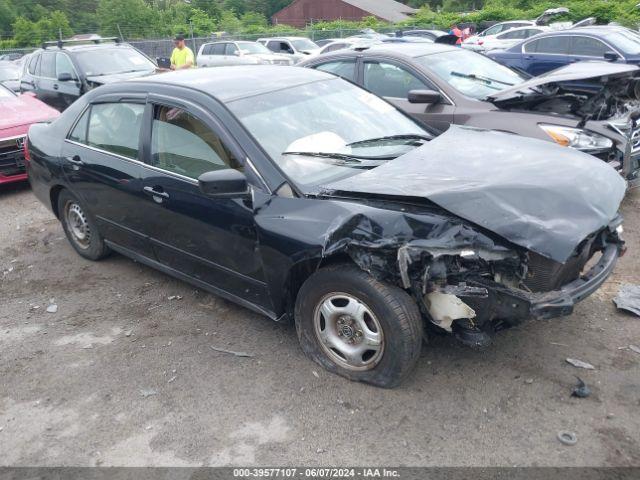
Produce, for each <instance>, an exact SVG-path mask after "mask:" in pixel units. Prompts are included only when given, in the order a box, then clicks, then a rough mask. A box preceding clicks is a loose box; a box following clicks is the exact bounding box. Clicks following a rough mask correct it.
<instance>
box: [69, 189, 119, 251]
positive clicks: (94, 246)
mask: <svg viewBox="0 0 640 480" xmlns="http://www.w3.org/2000/svg"><path fill="white" fill-rule="evenodd" d="M58 213H59V216H60V222H61V223H62V228H63V229H64V233H65V234H66V235H67V239H68V240H69V243H71V246H72V247H73V248H74V249H75V250H76V252H78V253H79V254H80V255H82V256H83V257H84V258H88V259H89V260H100V259H101V258H104V257H105V256H107V255H108V254H109V253H110V250H109V247H107V246H106V245H105V243H104V239H103V238H102V236H101V235H100V232H99V231H98V226H97V225H96V222H95V220H94V219H93V217H92V216H91V214H90V213H89V212H88V210H87V209H86V207H85V206H84V204H83V202H81V201H80V200H79V199H78V198H77V197H76V196H75V195H73V194H72V193H71V192H69V191H68V190H63V191H62V192H60V195H59V196H58Z"/></svg>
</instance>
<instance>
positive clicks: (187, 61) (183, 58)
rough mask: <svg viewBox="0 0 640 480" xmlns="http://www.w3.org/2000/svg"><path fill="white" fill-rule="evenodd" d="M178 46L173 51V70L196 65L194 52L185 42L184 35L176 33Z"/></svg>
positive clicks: (174, 40) (174, 41) (175, 39)
mask: <svg viewBox="0 0 640 480" xmlns="http://www.w3.org/2000/svg"><path fill="white" fill-rule="evenodd" d="M173 43H175V45H176V48H174V49H173V53H171V70H183V69H187V68H193V67H195V64H196V62H195V57H194V56H193V52H192V51H191V49H190V48H189V47H187V45H186V44H185V42H184V35H176V38H174V39H173Z"/></svg>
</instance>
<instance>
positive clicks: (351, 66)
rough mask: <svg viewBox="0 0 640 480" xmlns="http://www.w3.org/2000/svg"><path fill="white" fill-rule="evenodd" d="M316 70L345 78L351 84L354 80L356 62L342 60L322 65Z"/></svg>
mask: <svg viewBox="0 0 640 480" xmlns="http://www.w3.org/2000/svg"><path fill="white" fill-rule="evenodd" d="M316 69H317V70H322V71H323V72H327V73H332V74H334V75H337V76H339V77H342V78H346V79H347V80H350V81H352V82H355V80H356V62H354V61H348V60H343V61H338V62H328V63H323V64H322V65H318V66H317V67H316Z"/></svg>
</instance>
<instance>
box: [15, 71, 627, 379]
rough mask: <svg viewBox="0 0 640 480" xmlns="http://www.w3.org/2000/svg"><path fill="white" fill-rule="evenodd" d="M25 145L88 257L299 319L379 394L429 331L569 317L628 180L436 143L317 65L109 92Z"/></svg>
mask: <svg viewBox="0 0 640 480" xmlns="http://www.w3.org/2000/svg"><path fill="white" fill-rule="evenodd" d="M27 148H28V155H27V158H28V161H27V163H28V172H29V179H30V182H31V185H32V187H33V190H34V192H35V193H36V195H37V196H38V198H39V199H40V200H41V201H42V202H44V203H45V204H46V205H47V206H48V207H50V208H51V209H52V210H53V212H54V213H55V215H56V216H57V217H58V218H59V219H60V221H61V222H62V226H63V228H64V231H65V233H66V235H67V237H68V239H69V241H70V243H71V245H72V246H73V248H74V249H75V250H76V251H77V252H78V253H79V254H80V255H82V256H83V257H85V258H88V259H91V260H98V259H101V258H103V257H105V256H106V255H107V254H108V253H109V252H110V251H111V250H114V251H116V252H120V253H122V254H124V255H126V256H128V257H131V258H133V259H135V260H137V261H139V262H141V263H145V264H147V265H150V266H152V267H155V268H157V269H158V270H160V271H162V272H165V273H167V274H169V275H173V276H175V277H177V278H180V279H183V280H185V281H188V282H191V283H192V284H194V285H196V286H198V287H200V288H202V289H205V290H208V291H211V292H214V293H216V294H218V295H221V296H223V297H226V298H228V299H231V300H233V301H235V302H237V303H239V304H241V305H244V306H246V307H248V308H250V309H253V310H255V311H257V312H260V313H262V314H264V315H266V316H268V317H271V318H272V319H274V320H286V319H293V320H295V324H296V328H297V332H298V336H299V339H300V342H301V344H302V348H303V350H304V351H305V352H306V353H307V355H309V356H310V357H311V358H312V359H313V360H315V361H316V362H318V363H319V364H321V365H323V366H324V367H326V368H327V369H329V370H330V371H333V372H336V373H339V374H341V375H343V376H345V377H347V378H350V379H352V380H359V381H364V382H368V383H372V384H375V385H379V386H384V387H389V386H393V385H396V384H397V383H399V382H400V381H401V380H402V379H403V378H405V377H406V376H407V374H408V373H409V372H410V371H411V369H412V367H413V366H414V364H415V363H416V361H417V359H418V356H419V353H420V349H421V344H422V338H423V331H424V329H425V326H427V327H429V328H430V329H435V330H438V331H441V332H445V331H447V332H453V333H454V334H455V335H456V336H457V337H458V338H459V339H460V340H461V341H463V342H464V343H466V344H470V345H484V344H486V343H487V341H488V340H489V339H490V338H491V335H492V334H493V333H494V332H495V331H496V330H498V329H501V328H505V327H508V326H512V325H516V324H518V323H520V322H521V321H523V320H525V319H527V318H531V317H535V318H550V317H555V316H559V315H567V314H569V313H570V312H571V311H572V309H573V306H574V304H575V303H576V302H578V301H580V300H582V299H583V298H585V297H586V296H587V295H589V294H590V293H592V292H593V291H595V290H596V289H597V288H598V287H599V286H600V285H601V284H602V282H604V280H605V279H606V278H607V276H608V275H609V274H610V273H611V271H612V269H613V267H614V265H615V263H616V260H617V258H618V256H619V255H620V253H621V251H622V247H623V242H622V240H621V239H620V237H619V232H620V230H621V226H620V223H621V220H620V218H619V217H618V214H617V211H618V207H619V204H620V201H621V199H622V197H623V195H624V190H625V185H624V181H623V180H622V179H621V178H620V176H619V175H617V174H616V173H615V172H614V171H613V169H611V168H609V167H608V166H607V165H605V164H603V163H601V162H599V161H597V160H594V159H593V158H592V157H590V156H588V155H585V154H583V153H580V152H576V151H572V150H568V149H563V148H561V147H558V146H555V145H553V144H551V143H546V142H540V141H537V140H533V139H526V138H521V137H516V136H513V135H507V134H502V133H497V132H487V131H481V130H477V129H469V128H465V127H452V128H451V129H450V130H449V131H448V132H447V133H445V134H443V135H441V136H439V137H437V138H434V137H433V136H432V135H431V134H430V133H429V132H427V131H426V130H425V129H424V128H423V127H421V126H419V125H418V124H416V123H415V122H414V121H413V120H411V119H410V118H409V117H407V116H406V115H404V114H403V113H401V112H399V111H398V110H396V109H395V107H393V106H392V105H391V104H389V103H387V102H385V101H384V100H382V99H380V98H379V97H376V96H375V95H373V94H371V93H368V92H366V91H365V90H362V89H360V88H359V87H357V86H355V85H353V84H351V83H349V82H346V81H344V80H342V79H340V78H337V77H334V76H332V75H329V74H327V73H323V72H319V71H315V70H311V69H302V68H293V67H292V68H288V67H268V66H265V67H225V68H221V69H220V70H219V71H217V72H216V75H210V74H209V73H208V72H205V71H197V70H193V71H184V72H176V73H170V74H164V75H159V76H155V77H149V78H144V79H140V80H136V81H128V82H123V83H118V84H113V85H108V86H105V87H101V88H98V89H96V90H93V91H91V92H89V93H88V94H87V95H86V96H84V97H82V98H81V99H80V100H79V101H77V102H75V103H74V104H73V105H72V106H71V107H70V108H69V109H67V110H66V111H65V113H64V114H63V115H62V116H61V117H60V118H59V119H58V120H56V121H55V122H53V123H51V124H49V125H35V126H33V127H32V128H31V130H30V132H29V137H28V147H27ZM455 149H464V150H465V151H466V152H467V155H465V156H464V157H461V156H456V155H452V154H451V152H452V151H454V150H455ZM582 167H584V168H582ZM549 171H553V175H548V173H547V172H549ZM596 254H601V255H600V256H599V259H597V261H594V266H593V267H592V268H591V269H590V270H589V271H588V272H583V269H584V267H585V265H586V263H587V262H588V261H589V260H590V259H592V257H594V255H596Z"/></svg>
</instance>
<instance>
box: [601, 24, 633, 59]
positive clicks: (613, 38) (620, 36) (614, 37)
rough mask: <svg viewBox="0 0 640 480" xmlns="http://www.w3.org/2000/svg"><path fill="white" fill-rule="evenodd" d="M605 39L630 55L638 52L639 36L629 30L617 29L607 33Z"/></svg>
mask: <svg viewBox="0 0 640 480" xmlns="http://www.w3.org/2000/svg"><path fill="white" fill-rule="evenodd" d="M606 38H607V40H609V42H611V43H612V44H613V45H614V46H616V47H617V48H619V49H620V50H622V51H623V52H624V53H628V54H631V55H639V54H640V36H638V34H636V33H634V32H632V31H630V30H618V31H616V32H615V33H612V34H610V35H607V37H606Z"/></svg>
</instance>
